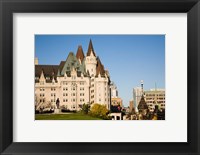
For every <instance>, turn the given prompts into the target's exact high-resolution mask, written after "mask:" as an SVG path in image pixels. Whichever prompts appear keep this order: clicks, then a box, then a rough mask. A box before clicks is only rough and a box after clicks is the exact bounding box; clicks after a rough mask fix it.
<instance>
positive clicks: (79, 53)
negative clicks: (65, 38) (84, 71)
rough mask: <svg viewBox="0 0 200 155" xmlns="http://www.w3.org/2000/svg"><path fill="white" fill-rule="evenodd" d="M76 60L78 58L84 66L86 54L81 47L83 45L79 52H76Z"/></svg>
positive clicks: (79, 47)
mask: <svg viewBox="0 0 200 155" xmlns="http://www.w3.org/2000/svg"><path fill="white" fill-rule="evenodd" d="M76 58H77V59H78V60H79V61H80V62H81V64H82V62H83V59H84V58H85V55H84V53H83V49H82V46H81V45H79V46H78V50H77V52H76Z"/></svg>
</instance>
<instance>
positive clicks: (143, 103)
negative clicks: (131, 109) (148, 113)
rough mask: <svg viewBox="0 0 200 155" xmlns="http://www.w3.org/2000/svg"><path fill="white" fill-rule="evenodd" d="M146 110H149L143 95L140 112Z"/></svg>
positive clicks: (139, 106) (139, 107)
mask: <svg viewBox="0 0 200 155" xmlns="http://www.w3.org/2000/svg"><path fill="white" fill-rule="evenodd" d="M144 109H148V105H147V103H146V102H145V99H144V95H142V97H141V100H140V102H139V104H138V110H144Z"/></svg>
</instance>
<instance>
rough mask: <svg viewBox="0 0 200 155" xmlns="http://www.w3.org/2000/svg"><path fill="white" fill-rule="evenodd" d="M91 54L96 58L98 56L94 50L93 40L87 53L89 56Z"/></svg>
mask: <svg viewBox="0 0 200 155" xmlns="http://www.w3.org/2000/svg"><path fill="white" fill-rule="evenodd" d="M91 52H92V53H93V55H94V56H96V54H95V53H94V48H93V45H92V40H91V39H90V43H89V46H88V51H87V56H90V54H91Z"/></svg>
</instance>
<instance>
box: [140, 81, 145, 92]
mask: <svg viewBox="0 0 200 155" xmlns="http://www.w3.org/2000/svg"><path fill="white" fill-rule="evenodd" d="M143 87H144V82H143V80H141V91H142V94H144V88H143Z"/></svg>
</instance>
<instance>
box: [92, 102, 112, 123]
mask: <svg viewBox="0 0 200 155" xmlns="http://www.w3.org/2000/svg"><path fill="white" fill-rule="evenodd" d="M108 112H109V111H108V109H107V108H106V105H101V104H97V103H95V104H94V105H92V106H91V108H90V112H89V114H90V115H91V116H93V117H98V118H102V119H110V118H109V117H108V116H107V114H108Z"/></svg>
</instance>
